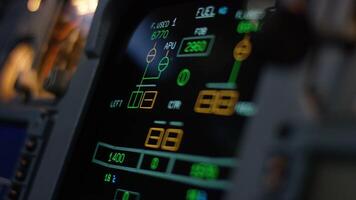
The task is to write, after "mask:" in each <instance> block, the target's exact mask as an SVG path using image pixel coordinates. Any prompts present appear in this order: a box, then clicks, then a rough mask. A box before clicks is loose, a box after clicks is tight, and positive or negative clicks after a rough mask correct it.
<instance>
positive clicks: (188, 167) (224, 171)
mask: <svg viewBox="0 0 356 200" xmlns="http://www.w3.org/2000/svg"><path fill="white" fill-rule="evenodd" d="M173 173H174V174H179V175H185V176H189V177H191V178H195V179H201V180H211V181H214V180H226V179H228V177H229V176H228V175H229V169H228V168H226V167H224V166H221V165H218V164H213V163H207V162H187V161H181V160H177V161H176V163H175V167H174V169H173Z"/></svg>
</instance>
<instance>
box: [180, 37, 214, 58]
mask: <svg viewBox="0 0 356 200" xmlns="http://www.w3.org/2000/svg"><path fill="white" fill-rule="evenodd" d="M214 41H215V36H214V35H208V36H198V37H186V38H183V40H182V42H181V43H180V46H179V50H178V54H177V57H205V56H209V55H210V52H211V50H212V48H213V45H214Z"/></svg>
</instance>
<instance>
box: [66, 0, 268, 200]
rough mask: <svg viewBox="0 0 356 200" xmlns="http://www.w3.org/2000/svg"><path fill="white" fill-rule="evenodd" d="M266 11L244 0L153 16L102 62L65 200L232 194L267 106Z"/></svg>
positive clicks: (198, 199)
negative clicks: (252, 122) (248, 7)
mask: <svg viewBox="0 0 356 200" xmlns="http://www.w3.org/2000/svg"><path fill="white" fill-rule="evenodd" d="M261 13H262V12H261ZM261 13H259V11H254V12H251V13H247V12H245V11H244V10H243V9H242V3H239V1H206V2H203V3H202V2H189V3H184V4H181V5H174V6H168V7H167V6H166V7H162V8H158V9H155V10H153V11H152V12H150V13H148V15H146V16H145V17H144V18H143V19H142V21H141V22H140V23H139V24H138V26H136V28H135V30H134V32H133V33H132V35H131V37H130V40H129V42H128V45H127V46H126V50H125V52H124V53H123V54H119V51H117V50H115V48H113V49H112V50H111V55H113V56H111V57H110V59H107V60H108V61H106V62H104V64H102V65H101V67H102V72H101V75H100V77H99V78H98V82H97V85H96V87H95V89H94V92H93V95H92V96H93V97H92V100H91V101H90V103H89V110H88V112H87V113H86V115H85V117H84V119H83V125H82V127H81V128H80V130H79V140H78V143H77V144H76V145H75V146H74V149H73V154H72V156H71V158H70V161H69V165H68V168H67V170H66V173H65V176H64V178H63V183H62V187H61V191H62V194H63V195H62V197H61V198H63V199H68V198H69V195H70V197H71V198H73V194H75V195H74V196H75V197H78V198H79V199H120V200H129V199H187V200H206V199H222V198H223V197H224V194H225V192H226V190H227V189H228V188H229V186H230V185H231V175H232V171H233V169H236V168H238V165H239V150H240V144H241V138H242V136H243V134H242V131H243V128H244V125H245V124H246V121H247V120H248V118H249V117H251V116H253V115H254V113H255V112H256V111H257V108H256V106H255V104H254V103H253V95H254V89H255V86H256V82H257V79H258V76H257V75H258V70H257V65H258V61H256V59H253V58H254V54H253V34H254V33H255V32H257V31H258V30H259V29H260V26H261V24H260V18H259V16H260V15H261ZM66 195H68V196H66Z"/></svg>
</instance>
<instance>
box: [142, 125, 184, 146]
mask: <svg viewBox="0 0 356 200" xmlns="http://www.w3.org/2000/svg"><path fill="white" fill-rule="evenodd" d="M182 138H183V130H182V129H173V128H169V129H167V130H165V129H163V128H150V129H149V131H148V134H147V137H146V141H145V147H149V148H153V149H162V150H166V151H178V149H179V147H180V144H181V142H182Z"/></svg>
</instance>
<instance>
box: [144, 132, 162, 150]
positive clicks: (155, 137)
mask: <svg viewBox="0 0 356 200" xmlns="http://www.w3.org/2000/svg"><path fill="white" fill-rule="evenodd" d="M163 134H164V129H163V128H150V130H149V131H148V134H147V137H146V141H145V147H150V148H154V149H158V148H159V147H160V146H161V143H162V138H163Z"/></svg>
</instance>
